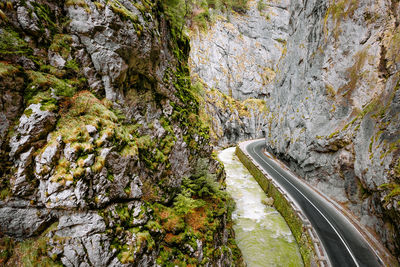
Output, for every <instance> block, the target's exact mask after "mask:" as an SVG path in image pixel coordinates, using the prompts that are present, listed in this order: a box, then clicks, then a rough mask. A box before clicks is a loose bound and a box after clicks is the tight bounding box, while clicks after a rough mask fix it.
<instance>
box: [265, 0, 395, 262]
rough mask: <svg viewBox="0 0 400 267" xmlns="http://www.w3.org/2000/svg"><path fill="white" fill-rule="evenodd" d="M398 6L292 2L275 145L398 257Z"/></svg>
mask: <svg viewBox="0 0 400 267" xmlns="http://www.w3.org/2000/svg"><path fill="white" fill-rule="evenodd" d="M399 12H400V9H399V4H398V2H396V1H347V0H343V1H322V2H321V1H306V2H301V1H292V2H291V5H290V23H289V32H288V34H289V38H288V42H287V52H286V55H285V57H284V59H283V60H282V61H281V62H280V64H279V67H278V68H279V70H280V72H279V73H278V75H277V77H276V81H275V83H274V87H273V91H272V93H271V98H270V100H269V101H268V102H267V105H268V106H269V109H270V110H271V113H270V115H269V124H268V130H267V136H266V139H267V143H268V144H269V148H270V149H271V150H272V151H273V152H275V153H276V154H278V155H280V156H281V157H282V158H284V159H286V160H287V161H288V162H289V163H290V164H291V165H292V167H293V168H294V169H296V171H298V172H299V173H300V174H301V175H302V176H303V177H304V178H305V179H306V180H307V181H309V182H310V183H312V184H314V185H316V186H317V187H318V188H320V189H321V190H322V191H323V192H325V193H326V194H328V195H330V196H331V197H333V198H334V199H336V200H337V201H339V202H341V203H343V205H345V206H347V207H349V208H350V209H351V210H352V211H353V212H354V213H355V215H356V216H358V217H359V218H360V219H361V222H362V223H364V224H365V225H367V226H368V227H370V228H371V229H373V230H375V231H376V232H377V233H378V234H379V236H380V237H381V239H382V240H383V242H384V243H385V244H386V246H387V247H388V248H389V249H390V251H391V252H392V253H394V254H395V255H400V237H399V233H400V228H399V219H400V213H399V208H398V203H397V202H398V200H399V199H398V192H399V191H398V188H399V185H398V183H399V178H400V172H399V166H400V165H399V164H400V160H399V155H400V153H399V152H400V133H399V129H400V121H399V111H400V109H399V104H400V102H399V99H400V98H399V96H400V95H399V94H400V91H399V90H398V88H399V78H400V73H399V70H400V69H399V68H400V60H399V59H400V58H399V56H398V55H399V52H400V46H399V40H400V39H399V36H400V35H399Z"/></svg>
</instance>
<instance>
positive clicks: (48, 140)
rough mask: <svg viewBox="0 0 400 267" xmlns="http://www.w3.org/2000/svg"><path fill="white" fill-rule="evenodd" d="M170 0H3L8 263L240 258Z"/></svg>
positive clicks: (1, 138)
mask: <svg viewBox="0 0 400 267" xmlns="http://www.w3.org/2000/svg"><path fill="white" fill-rule="evenodd" d="M174 4H175V5H176V3H175V2H174V1H147V0H143V1H135V2H134V1H125V0H119V1H116V0H115V1H114V0H111V1H104V0H99V1H95V2H93V1H85V0H68V1H46V0H41V1H30V0H26V1H18V0H14V1H7V2H5V1H2V2H0V17H1V20H0V57H1V61H0V106H1V111H0V122H1V124H0V146H1V150H0V157H1V160H0V177H1V183H0V191H1V193H0V250H1V254H0V265H2V266H3V265H7V266H22V265H32V266H33V265H36V264H44V265H52V266H53V265H59V264H63V265H65V266H148V265H152V266H153V265H158V266H161V265H165V264H173V265H180V264H182V263H186V264H194V265H199V264H202V265H205V266H216V265H224V266H227V265H235V264H236V265H241V264H242V262H241V256H240V251H239V250H238V248H237V247H236V245H235V241H234V239H233V230H232V228H231V227H232V223H231V215H230V213H231V212H232V209H233V204H232V201H231V199H230V198H229V197H228V195H227V194H226V193H225V192H224V191H223V189H224V172H223V168H222V167H221V165H220V164H219V163H218V161H217V160H215V159H214V157H213V156H212V155H211V153H212V147H211V146H210V145H209V133H208V128H207V125H206V124H205V123H204V122H202V121H201V120H200V119H199V102H198V100H197V99H196V97H195V94H194V93H193V89H192V86H191V84H190V77H189V70H188V66H187V61H188V53H189V39H188V37H187V36H185V35H184V34H183V32H182V28H181V25H179V24H177V22H176V21H175V17H173V16H172V14H173V12H172V11H174V10H175V9H176V8H177V7H176V6H174ZM171 10H172V11H171Z"/></svg>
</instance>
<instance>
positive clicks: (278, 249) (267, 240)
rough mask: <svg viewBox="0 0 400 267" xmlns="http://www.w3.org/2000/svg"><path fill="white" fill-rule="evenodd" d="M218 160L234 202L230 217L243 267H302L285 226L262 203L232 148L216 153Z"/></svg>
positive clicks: (262, 195) (264, 197)
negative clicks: (220, 162) (224, 172)
mask: <svg viewBox="0 0 400 267" xmlns="http://www.w3.org/2000/svg"><path fill="white" fill-rule="evenodd" d="M218 157H219V159H220V160H221V161H222V163H223V164H224V166H225V171H226V176H227V177H226V184H227V191H228V193H229V194H230V195H231V196H232V198H233V199H234V200H235V202H236V209H235V211H234V212H233V215H232V217H233V221H234V230H235V233H236V242H237V244H238V246H239V248H240V249H241V251H242V254H243V258H244V261H245V262H246V264H247V266H249V267H253V266H254V267H255V266H282V267H288V266H303V261H302V259H301V255H300V252H299V249H298V246H297V243H296V241H295V239H294V237H293V235H292V232H291V231H290V229H289V227H288V225H287V224H286V222H285V220H284V219H283V217H282V216H281V215H280V214H279V212H277V211H276V209H275V208H273V207H271V206H268V205H266V204H265V203H266V202H268V197H267V195H266V194H265V193H264V191H263V190H262V189H261V187H260V186H259V185H258V183H257V181H256V180H255V179H254V178H253V177H252V175H251V174H250V173H249V172H248V170H247V169H246V168H245V167H244V166H243V165H242V164H241V162H240V161H239V159H238V158H237V157H236V155H235V148H234V147H231V148H227V149H225V150H223V151H221V152H219V154H218ZM263 202H264V203H263Z"/></svg>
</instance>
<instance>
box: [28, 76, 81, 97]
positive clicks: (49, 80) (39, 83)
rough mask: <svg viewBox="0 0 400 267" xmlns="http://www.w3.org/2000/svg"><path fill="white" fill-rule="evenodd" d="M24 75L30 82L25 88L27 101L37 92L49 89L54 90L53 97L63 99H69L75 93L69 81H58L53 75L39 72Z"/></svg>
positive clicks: (74, 88)
mask: <svg viewBox="0 0 400 267" xmlns="http://www.w3.org/2000/svg"><path fill="white" fill-rule="evenodd" d="M26 73H27V75H28V77H29V79H30V81H31V82H30V83H29V85H28V86H27V95H26V99H27V100H30V99H31V98H32V97H33V96H34V95H35V94H36V93H37V92H38V91H39V90H40V91H46V90H47V89H49V88H51V89H54V93H55V95H57V96H64V97H71V96H73V95H74V93H75V91H76V87H74V86H73V85H71V82H70V81H65V80H61V79H58V78H57V77H55V76H54V75H51V74H47V73H43V72H39V71H27V72H26Z"/></svg>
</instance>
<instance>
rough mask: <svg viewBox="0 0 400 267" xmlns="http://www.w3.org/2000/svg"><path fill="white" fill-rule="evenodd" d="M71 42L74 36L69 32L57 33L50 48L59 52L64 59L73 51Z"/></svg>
mask: <svg viewBox="0 0 400 267" xmlns="http://www.w3.org/2000/svg"><path fill="white" fill-rule="evenodd" d="M71 43H72V37H71V35H69V34H56V35H54V38H53V42H52V43H51V45H50V47H49V49H50V50H51V51H54V52H57V53H58V54H60V56H62V57H63V58H64V59H67V57H68V56H69V54H70V53H71Z"/></svg>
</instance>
